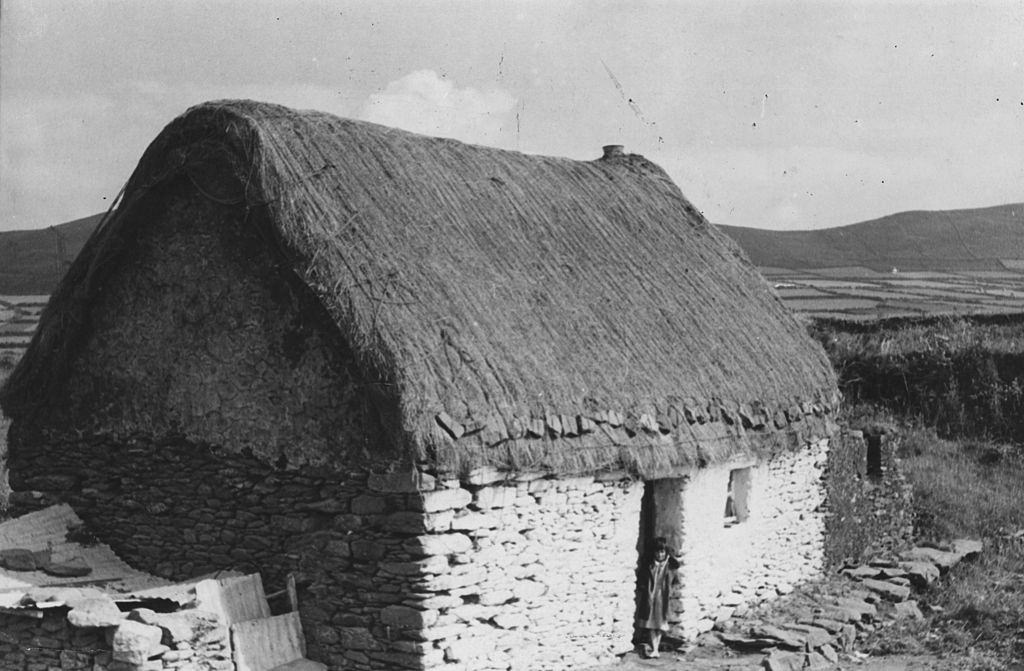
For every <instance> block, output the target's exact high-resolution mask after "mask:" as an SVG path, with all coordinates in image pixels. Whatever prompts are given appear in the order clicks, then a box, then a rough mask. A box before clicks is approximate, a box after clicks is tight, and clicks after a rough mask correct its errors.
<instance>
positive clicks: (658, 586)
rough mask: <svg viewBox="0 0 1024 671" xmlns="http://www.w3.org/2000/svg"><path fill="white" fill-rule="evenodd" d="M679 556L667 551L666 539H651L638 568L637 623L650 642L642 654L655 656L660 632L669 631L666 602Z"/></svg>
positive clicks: (645, 644) (673, 582) (660, 537)
mask: <svg viewBox="0 0 1024 671" xmlns="http://www.w3.org/2000/svg"><path fill="white" fill-rule="evenodd" d="M678 568H679V560H678V559H676V557H675V556H673V554H672V553H671V552H669V548H668V541H667V540H665V538H664V537H662V536H659V537H658V538H655V539H654V542H653V543H652V544H651V549H650V552H649V554H648V557H647V561H645V562H644V565H643V566H642V567H641V568H640V580H639V590H640V599H639V608H638V610H637V616H636V625H637V627H639V628H641V629H646V630H647V633H648V640H649V643H644V644H643V654H644V657H658V656H659V653H658V648H659V646H660V645H661V636H662V634H664V633H665V632H666V631H668V614H669V610H668V603H669V598H670V597H671V592H672V585H674V584H675V582H676V570H677V569H678Z"/></svg>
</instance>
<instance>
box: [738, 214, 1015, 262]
mask: <svg viewBox="0 0 1024 671" xmlns="http://www.w3.org/2000/svg"><path fill="white" fill-rule="evenodd" d="M719 228H720V229H722V230H723V231H724V232H725V233H727V234H728V235H729V236H731V237H732V238H733V239H734V240H735V241H736V242H737V243H739V245H740V247H742V248H743V249H744V251H746V252H747V255H748V256H750V259H751V260H752V261H753V262H754V265H757V266H760V267H774V268H791V269H800V268H835V267H844V266H865V267H868V268H871V269H872V270H879V271H888V270H890V269H892V268H899V269H900V270H938V271H943V270H945V271H956V270H1001V269H1003V268H1004V267H1006V266H1004V264H1003V263H1002V261H1001V260H1003V259H1009V260H1024V203H1017V204H1015V205H1000V206H997V207H986V208H982V209H974V210H949V211H942V212H901V213H899V214H893V215H889V216H887V217H882V218H881V219H874V220H872V221H865V222H862V223H859V224H851V225H849V226H841V227H838V228H824V229H819V230H815V231H766V230H762V229H758V228H744V227H740V226H719ZM1007 266H1011V267H1012V266H1016V267H1017V268H1019V267H1020V266H1021V264H1013V263H1010V264H1007Z"/></svg>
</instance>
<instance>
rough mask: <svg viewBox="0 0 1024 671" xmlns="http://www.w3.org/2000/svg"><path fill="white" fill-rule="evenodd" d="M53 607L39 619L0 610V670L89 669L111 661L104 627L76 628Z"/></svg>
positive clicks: (79, 670) (72, 670) (60, 609)
mask: <svg viewBox="0 0 1024 671" xmlns="http://www.w3.org/2000/svg"><path fill="white" fill-rule="evenodd" d="M66 613H67V610H66V609H62V608H55V609H52V612H48V613H46V614H45V616H44V617H43V618H42V619H36V618H34V617H26V616H23V615H6V614H2V613H0V670H2V671H48V670H50V669H59V670H60V671H84V670H86V669H87V670H88V671H92V670H93V665H94V664H99V665H100V668H103V664H108V663H109V662H110V661H111V656H110V649H111V648H110V645H109V644H108V643H107V641H106V639H105V636H104V630H103V629H97V628H89V629H78V628H75V627H72V626H71V625H70V624H68V622H67V620H66V619H65V615H66Z"/></svg>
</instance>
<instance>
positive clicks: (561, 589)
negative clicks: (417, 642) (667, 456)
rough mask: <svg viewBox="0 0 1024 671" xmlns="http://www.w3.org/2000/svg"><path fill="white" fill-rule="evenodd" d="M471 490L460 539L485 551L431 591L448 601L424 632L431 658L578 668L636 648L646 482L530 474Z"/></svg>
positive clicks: (456, 532)
mask: <svg viewBox="0 0 1024 671" xmlns="http://www.w3.org/2000/svg"><path fill="white" fill-rule="evenodd" d="M467 487H468V488H463V489H461V490H460V491H464V492H470V491H471V492H472V501H471V502H470V504H469V508H470V509H469V510H468V511H461V512H460V513H457V514H456V515H455V517H453V519H452V522H451V529H452V534H449V538H464V539H466V540H464V541H460V544H461V545H468V544H472V547H473V548H474V550H473V551H471V552H467V553H466V554H465V555H463V556H462V557H457V558H456V561H455V563H453V564H452V565H450V566H449V567H448V570H447V572H446V573H443V574H441V575H439V576H438V578H437V579H434V580H432V581H429V582H428V584H426V585H425V587H427V588H428V589H429V590H430V591H431V592H433V593H436V595H437V596H434V597H428V600H432V601H435V602H436V603H437V604H438V605H439V606H441V607H439V608H438V609H437V616H436V619H435V618H434V616H433V615H431V620H433V624H432V625H431V626H430V627H429V628H428V629H427V630H426V632H425V634H424V636H425V637H426V638H428V639H433V641H432V648H433V649H432V650H431V651H429V653H428V654H429V655H431V658H432V659H434V660H437V661H438V662H439V663H440V662H441V661H442V660H443V662H444V665H443V666H444V668H460V669H461V668H465V669H575V668H585V667H587V666H588V665H592V664H596V663H599V662H605V661H610V660H611V659H612V658H613V657H614V655H616V654H620V653H624V652H627V651H628V650H630V649H631V647H632V645H631V639H632V635H633V615H634V589H635V581H636V576H635V569H636V558H637V549H636V539H637V532H638V529H639V519H640V518H639V516H640V502H641V498H642V494H643V485H642V483H639V482H635V481H630V480H628V479H620V478H618V477H615V476H610V477H608V478H605V479H595V478H594V477H580V478H568V479H548V478H539V477H536V476H534V477H531V476H530V475H528V474H527V475H521V476H519V477H518V478H517V479H515V480H511V481H508V482H498V483H493V484H488V485H485V486H479V487H475V486H472V485H468V486H467ZM463 498H468V497H467V495H463ZM448 542H451V541H450V540H449V541H448ZM441 568H442V570H443V568H444V567H443V565H442V566H441Z"/></svg>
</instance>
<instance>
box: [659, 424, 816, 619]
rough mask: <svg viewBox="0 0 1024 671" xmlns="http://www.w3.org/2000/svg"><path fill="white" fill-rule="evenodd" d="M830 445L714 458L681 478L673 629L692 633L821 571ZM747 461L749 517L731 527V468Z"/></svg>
mask: <svg viewBox="0 0 1024 671" xmlns="http://www.w3.org/2000/svg"><path fill="white" fill-rule="evenodd" d="M828 449H829V444H828V441H827V440H821V441H818V442H816V443H814V444H812V445H810V446H809V447H807V448H805V449H803V450H800V451H794V452H788V451H787V452H782V453H780V454H777V455H775V456H773V457H771V458H770V459H768V460H767V461H762V462H757V463H755V462H753V461H749V462H737V463H732V464H729V463H726V464H716V465H714V466H709V467H706V468H702V469H700V470H697V471H695V472H693V473H692V474H691V475H690V476H689V477H688V478H686V479H685V480H681V481H679V482H680V483H681V490H680V493H679V502H680V503H679V505H680V508H681V510H682V524H681V529H680V531H679V534H678V536H677V538H676V539H675V540H676V542H677V543H679V544H680V545H681V547H682V550H683V552H682V559H681V563H682V567H681V568H680V570H679V585H678V587H677V591H676V593H675V595H674V598H673V601H672V603H673V606H674V610H675V611H676V617H677V618H678V622H676V623H675V624H674V625H673V630H672V633H673V634H674V635H677V636H681V637H683V638H692V637H693V636H694V635H696V634H697V633H699V632H701V631H707V630H709V629H711V627H712V626H713V625H714V623H715V621H716V620H720V619H725V618H727V617H729V616H731V615H732V613H733V612H734V610H735V608H736V607H737V606H741V605H742V604H750V603H753V602H757V601H762V600H766V599H770V598H772V597H774V596H776V595H777V594H780V593H786V592H788V591H791V590H792V589H793V586H794V584H796V583H798V582H801V581H805V580H808V579H811V578H814V577H817V576H818V575H820V574H821V571H822V568H823V563H824V533H825V517H824V513H823V512H822V511H821V504H822V502H823V501H824V498H825V484H824V482H823V480H822V475H823V473H824V469H825V461H826V458H827V453H828ZM745 467H749V468H750V471H749V476H748V477H749V490H748V492H747V494H746V496H747V500H746V507H747V509H748V516H747V517H746V519H744V520H741V521H739V522H737V523H736V524H733V525H732V526H726V524H725V519H724V518H725V503H726V493H727V490H728V485H729V473H730V471H731V470H734V469H740V468H745Z"/></svg>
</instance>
